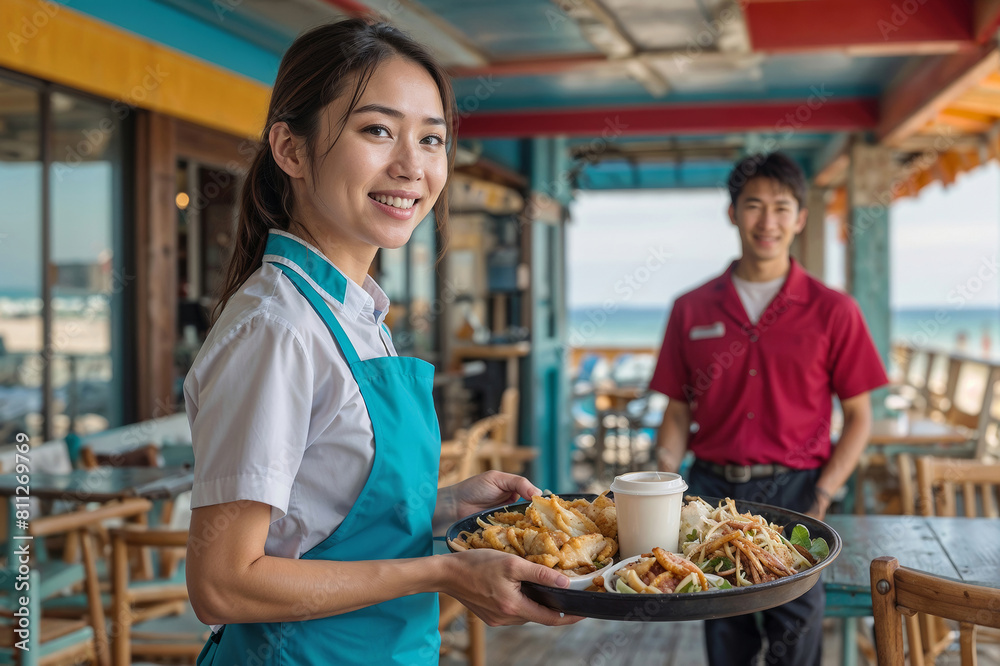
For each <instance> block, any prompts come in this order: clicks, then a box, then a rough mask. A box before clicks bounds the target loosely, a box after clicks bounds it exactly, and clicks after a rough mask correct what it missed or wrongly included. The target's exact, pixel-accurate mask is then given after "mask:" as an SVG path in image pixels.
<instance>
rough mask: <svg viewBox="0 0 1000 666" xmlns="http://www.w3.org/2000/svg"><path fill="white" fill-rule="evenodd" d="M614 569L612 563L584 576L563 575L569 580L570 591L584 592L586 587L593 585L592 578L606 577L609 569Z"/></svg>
mask: <svg viewBox="0 0 1000 666" xmlns="http://www.w3.org/2000/svg"><path fill="white" fill-rule="evenodd" d="M614 567H615V563H614V562H612V563H611V564H609V565H607V566H606V567H604V568H602V569H598V570H597V571H595V572H594V573H589V574H586V575H584V576H570V575H569V574H564V575H565V576H566V577H567V578H569V589H571V590H586V589H587V588H588V587H590V586H591V585H592V584H593V582H594V578H596V577H597V576H605V575H607V573H608V572H609V571H611V569H613V568H614ZM556 571H559V570H558V569H556Z"/></svg>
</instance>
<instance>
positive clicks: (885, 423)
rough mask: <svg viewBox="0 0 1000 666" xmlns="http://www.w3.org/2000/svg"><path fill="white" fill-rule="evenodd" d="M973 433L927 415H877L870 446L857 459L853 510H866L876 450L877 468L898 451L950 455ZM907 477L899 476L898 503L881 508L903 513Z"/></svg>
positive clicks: (908, 489) (906, 501)
mask: <svg viewBox="0 0 1000 666" xmlns="http://www.w3.org/2000/svg"><path fill="white" fill-rule="evenodd" d="M971 437H972V434H971V433H970V432H969V430H968V429H966V428H962V427H960V426H954V425H950V424H947V423H941V422H939V421H932V420H930V419H909V420H907V421H904V422H903V423H900V422H899V421H898V420H897V419H894V418H886V419H876V420H875V421H874V422H873V423H872V430H871V434H870V435H869V436H868V445H869V446H871V447H873V449H869V451H867V452H866V454H865V455H863V456H862V457H861V460H860V461H859V462H858V469H857V472H856V475H855V478H854V481H853V483H852V488H853V491H854V502H853V503H854V511H855V513H866V511H867V507H866V506H865V482H866V481H868V480H869V479H870V476H871V470H870V467H872V465H871V462H874V461H871V460H870V459H869V456H870V455H871V454H876V453H877V456H876V458H875V460H877V461H879V462H878V463H877V464H876V465H875V468H878V467H879V466H880V465H881V464H884V463H883V462H882V461H885V463H887V462H888V461H889V460H896V458H897V457H898V456H899V454H901V453H909V454H911V455H932V454H935V453H936V454H937V455H942V454H943V455H949V452H950V451H954V450H958V449H959V448H961V447H963V446H964V445H966V444H967V443H968V442H969V441H970V439H971ZM908 482H909V479H902V478H901V479H899V483H900V497H899V505H898V506H896V505H895V502H896V498H892V499H891V500H889V501H888V504H887V507H886V509H885V510H884V511H885V512H886V513H903V512H905V511H906V506H905V505H911V506H912V503H913V499H912V494H913V493H912V484H911V485H907V484H908Z"/></svg>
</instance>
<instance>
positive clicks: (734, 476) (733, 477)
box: [723, 465, 751, 483]
mask: <svg viewBox="0 0 1000 666" xmlns="http://www.w3.org/2000/svg"><path fill="white" fill-rule="evenodd" d="M736 470H739V473H736ZM723 476H725V479H726V481H728V482H729V483H746V482H747V481H749V480H750V478H751V477H750V465H726V467H725V473H724V474H723Z"/></svg>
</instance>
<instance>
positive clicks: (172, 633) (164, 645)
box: [111, 525, 210, 666]
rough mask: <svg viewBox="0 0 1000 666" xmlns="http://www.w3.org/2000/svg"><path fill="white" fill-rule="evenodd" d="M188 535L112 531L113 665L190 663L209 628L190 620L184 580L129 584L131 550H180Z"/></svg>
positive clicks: (144, 529) (129, 528) (135, 528)
mask: <svg viewBox="0 0 1000 666" xmlns="http://www.w3.org/2000/svg"><path fill="white" fill-rule="evenodd" d="M187 536H188V532H187V530H156V529H149V528H147V527H145V526H140V525H132V526H126V527H124V528H120V529H114V530H111V544H112V554H111V590H112V600H113V602H112V603H113V605H112V612H111V619H112V622H113V623H114V627H115V632H114V635H113V639H112V654H113V655H114V663H115V665H116V666H119V665H122V666H124V665H126V664H130V663H132V660H133V659H136V660H141V661H160V660H166V661H176V660H178V659H185V660H187V661H189V662H192V663H193V662H194V660H195V659H196V658H197V656H198V654H199V653H200V652H201V649H202V648H203V647H204V645H205V641H207V640H208V636H209V633H210V629H209V628H208V627H206V626H205V625H204V624H202V623H201V622H200V621H199V620H198V619H197V617H195V616H194V613H193V611H192V610H191V606H190V604H189V603H188V591H187V585H186V583H185V581H184V578H183V577H176V576H175V577H174V578H172V579H165V580H154V581H140V582H132V581H130V580H129V571H130V564H129V559H130V558H129V551H130V550H137V549H139V550H142V549H149V548H160V549H178V548H181V549H183V548H184V547H185V546H186V545H187Z"/></svg>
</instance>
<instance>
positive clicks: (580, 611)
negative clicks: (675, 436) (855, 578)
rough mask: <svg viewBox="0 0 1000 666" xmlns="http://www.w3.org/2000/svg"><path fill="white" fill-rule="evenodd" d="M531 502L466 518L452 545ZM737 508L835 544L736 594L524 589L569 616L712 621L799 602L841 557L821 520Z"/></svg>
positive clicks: (765, 508)
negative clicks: (805, 565)
mask: <svg viewBox="0 0 1000 666" xmlns="http://www.w3.org/2000/svg"><path fill="white" fill-rule="evenodd" d="M609 496H610V494H609ZM560 497H561V498H563V499H565V500H574V499H578V498H584V499H587V500H591V501H593V500H594V499H595V498H596V497H597V495H588V494H566V495H560ZM703 499H704V500H705V501H706V502H708V503H709V504H711V505H712V506H718V503H719V499H718V498H713V497H704V498H703ZM529 504H530V502H524V501H522V502H517V503H514V504H508V505H506V506H500V507H496V508H494V509H489V510H488V511H482V512H480V513H477V514H473V515H471V516H467V517H465V518H463V519H462V520H460V521H458V522H457V523H455V524H454V525H452V526H451V527H450V528H448V533H447V539H448V542H449V546H448V547H449V548H451V545H450V542H451V540H452V539H456V538H458V535H459V534H460V533H461V532H473V531H475V530H476V529H478V528H479V524H478V523H477V522H476V519H477V518H485V517H486V516H488V515H490V514H492V513H495V512H497V511H504V510H506V511H516V512H518V513H523V512H524V510H525V509H526V508H527V507H528V505H529ZM736 508H737V510H739V511H740V512H741V513H746V512H747V511H749V512H750V513H752V514H755V515H761V516H763V517H764V518H765V519H766V520H767V521H769V522H771V523H775V524H777V525H781V526H783V527H784V528H785V536H786V537H791V534H792V529H793V528H794V527H795V526H796V525H805V526H806V527H807V528H809V535H810V536H811V537H812V538H814V539H815V538H818V537H822V538H824V539H826V542H827V544H828V545H829V546H830V555H829V556H828V557H827V558H826V559H825V560H823V561H822V562H820V563H819V564H817V565H816V566H814V567H812V568H811V569H807V570H806V571H802V572H800V573H797V574H794V575H792V576H788V577H786V578H781V579H779V580H775V581H771V582H769V583H760V584H758V585H752V586H749V587H738V588H737V587H734V588H733V589H731V590H710V591H707V592H695V593H690V594H615V593H610V592H584V591H582V590H567V589H561V588H555V587H548V586H545V585H539V584H537V583H529V582H523V583H521V590H522V591H523V592H524V594H525V596H527V597H528V598H529V599H533V600H534V601H537V602H538V603H540V604H542V605H543V606H548V607H549V608H553V609H555V610H558V611H561V612H563V613H567V614H570V615H581V616H584V617H595V618H600V619H602V620H623V621H633V622H643V621H645V622H676V621H684V620H711V619H716V618H720V617H731V616H733V615H745V614H747V613H755V612H757V611H762V610H767V609H768V608H774V607H775V606H780V605H781V604H785V603H788V602H789V601H792V600H793V599H797V598H798V597H800V596H802V595H803V594H805V593H806V592H808V591H809V590H810V589H811V588H812V586H813V585H816V584H817V583H818V582H819V578H820V574H821V573H822V571H823V569H825V568H826V567H827V566H829V565H830V563H831V562H833V561H834V560H835V559H837V556H838V555H839V554H840V549H841V547H842V546H843V542H842V541H841V539H840V535H839V534H837V532H835V531H834V530H833V528H832V527H830V526H829V525H827V524H826V523H824V522H822V521H819V520H816V519H815V518H810V517H809V516H806V515H803V514H801V513H797V512H795V511H789V510H788V509H782V508H780V507H776V506H770V505H767V504H757V503H756V502H741V501H740V500H736Z"/></svg>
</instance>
